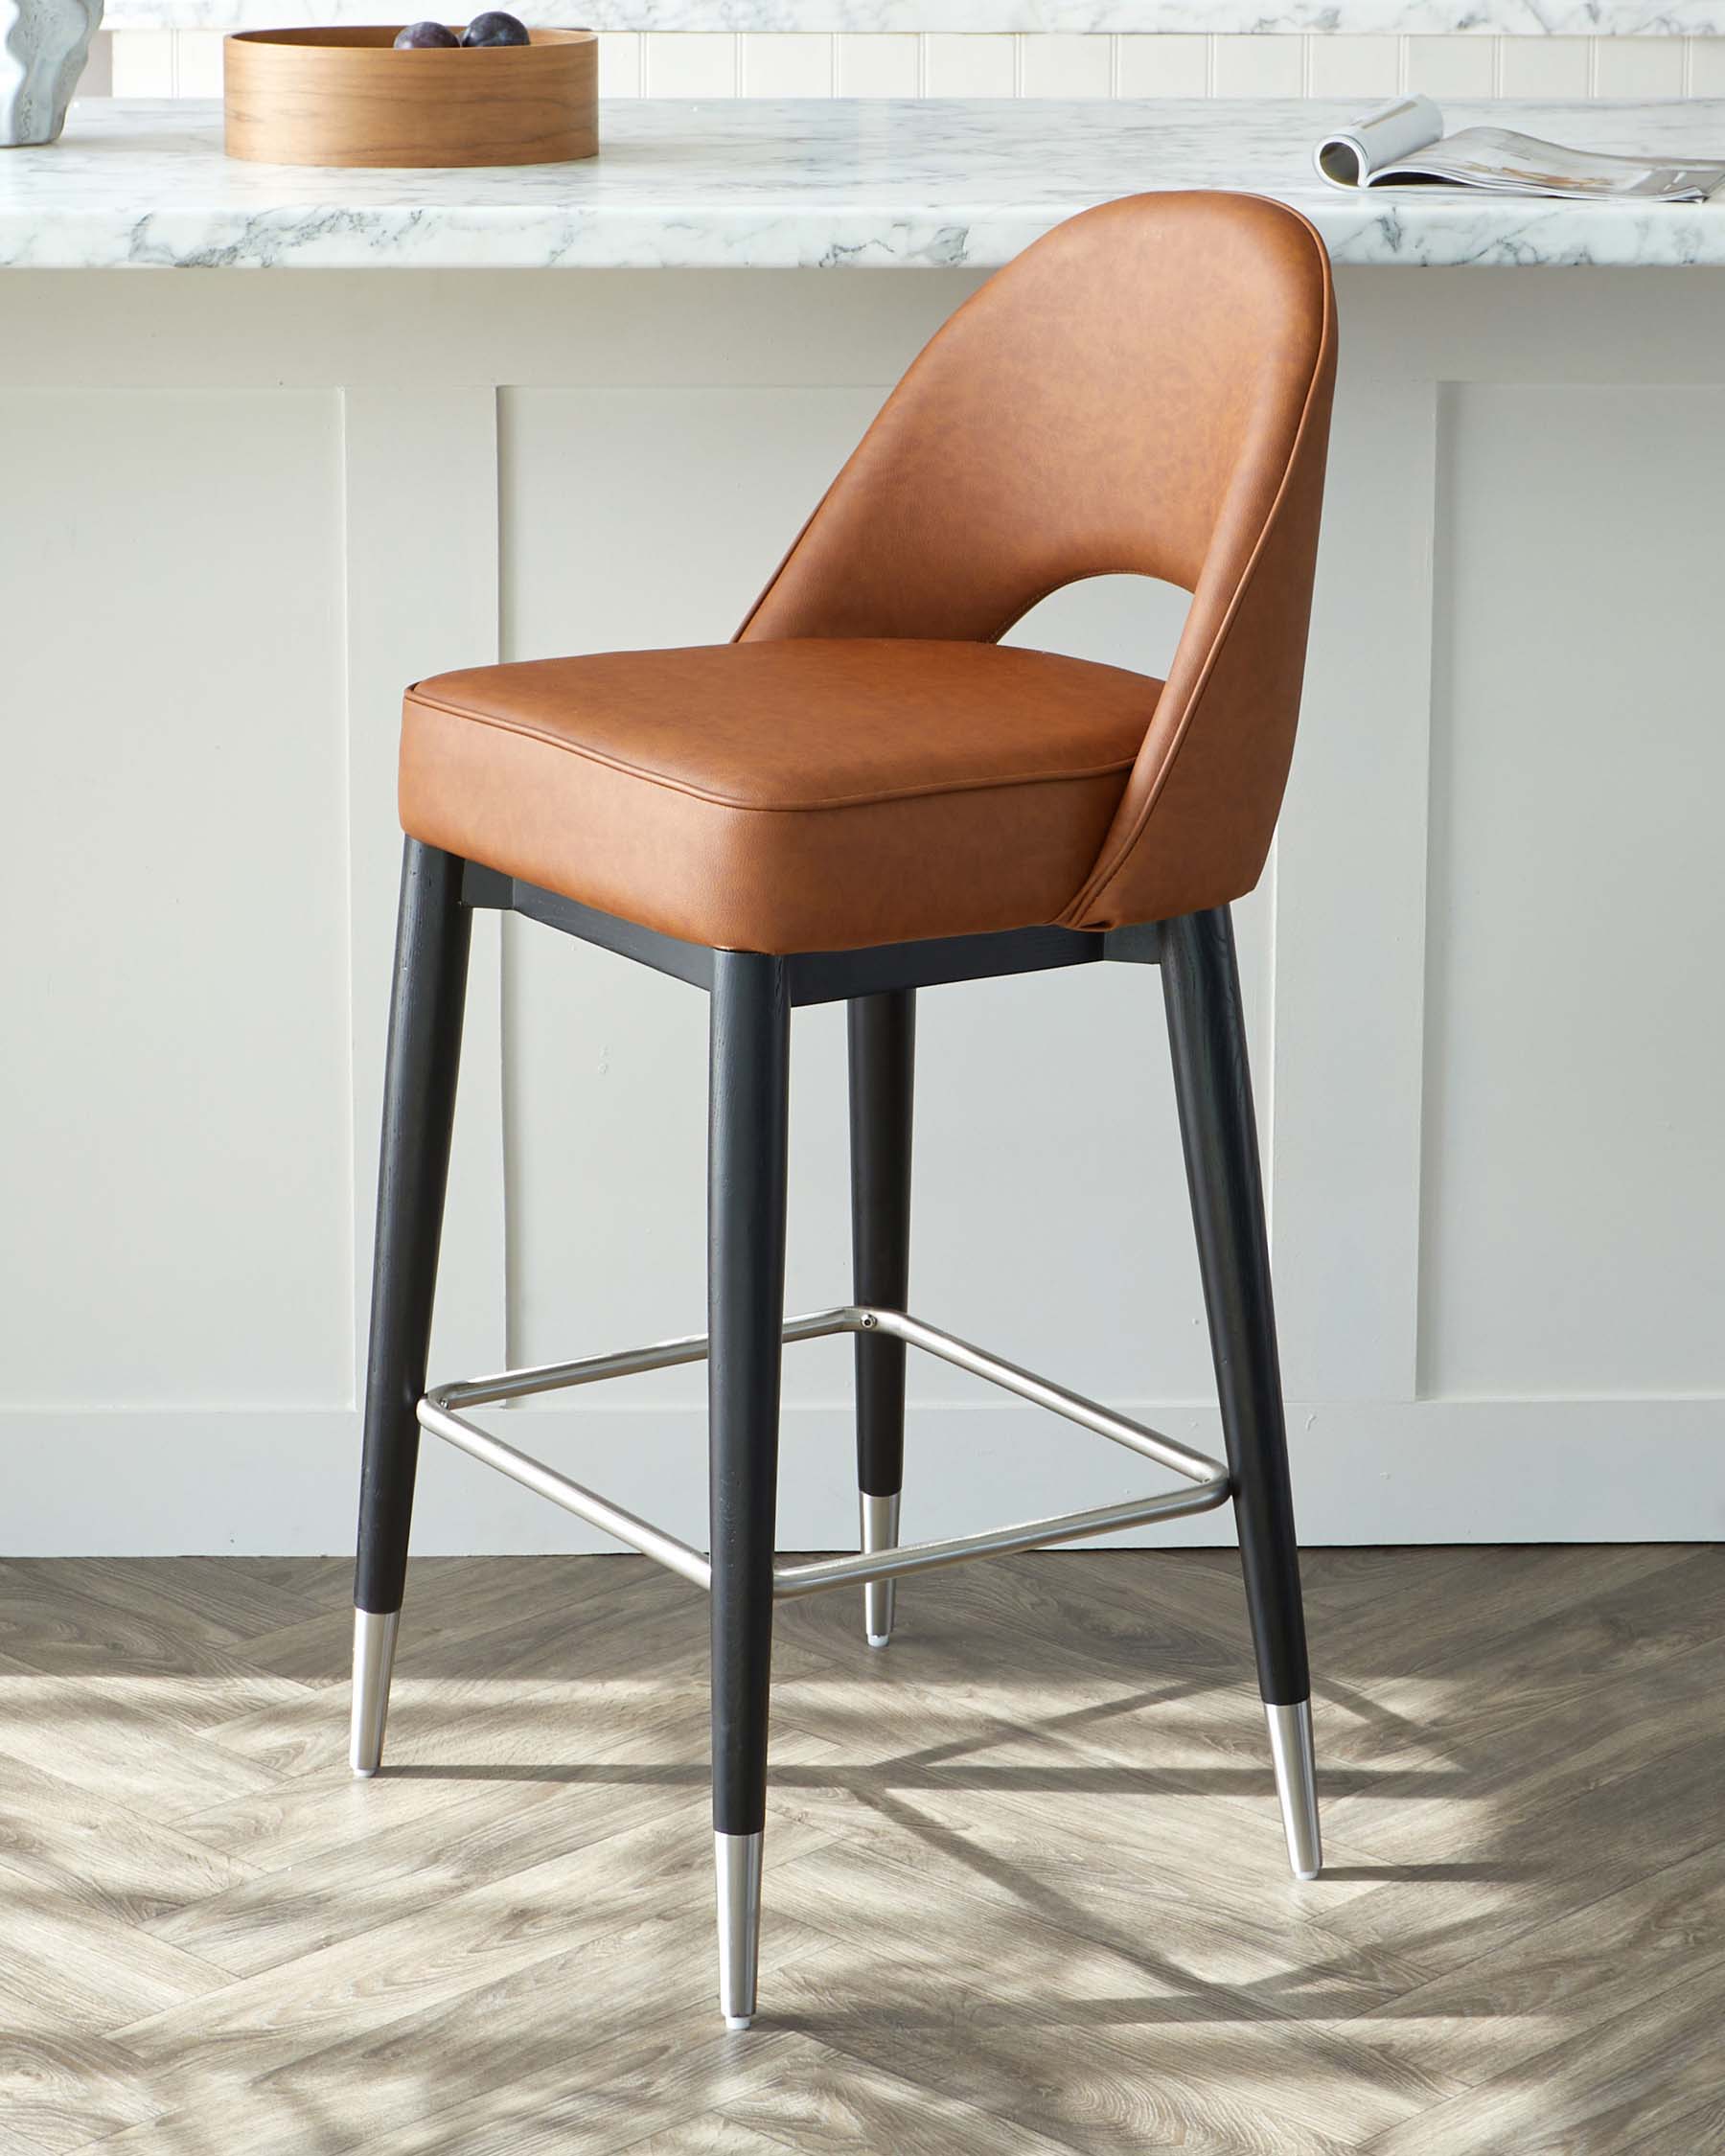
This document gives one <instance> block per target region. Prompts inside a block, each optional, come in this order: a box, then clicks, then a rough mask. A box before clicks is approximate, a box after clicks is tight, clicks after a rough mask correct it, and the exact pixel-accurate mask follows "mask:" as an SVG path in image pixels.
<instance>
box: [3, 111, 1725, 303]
mask: <svg viewBox="0 0 1725 2156" xmlns="http://www.w3.org/2000/svg"><path fill="white" fill-rule="evenodd" d="M1356 113H1357V106H1356V105H1354V104H1352V103H1346V104H1339V103H1307V102H1303V101H1286V102H1283V101H1276V100H1253V101H1252V102H1250V103H1247V102H1240V103H1228V102H1223V101H1212V100H1204V101H1192V102H1185V101H1182V100H1175V99H1168V100H1161V101H1158V102H1154V103H1151V102H1144V103H1126V102H1119V103H1114V102H1109V103H1101V102H1098V103H1054V102H1046V103H1042V102H1030V101H1022V102H1021V101H1018V100H1011V99H1001V100H998V101H989V102H980V101H978V102H976V103H940V102H934V101H928V102H915V103H912V102H906V103H891V102H885V101H883V102H878V103H877V102H855V103H846V102H840V101H836V100H825V99H822V100H809V101H806V102H800V103H788V102H787V103H779V102H772V101H768V100H760V101H751V100H743V99H739V100H726V101H724V102H722V103H660V102H656V101H637V100H633V99H628V100H618V101H616V102H614V103H608V104H606V105H605V107H604V108H603V112H602V117H601V123H600V126H601V140H602V145H603V147H602V149H601V150H600V154H599V155H598V157H597V158H594V159H592V160H591V161H589V162H587V163H585V164H578V165H540V166H523V167H515V168H494V169H490V170H487V171H474V172H326V171H308V170H299V169H292V168H288V167H281V166H263V165H245V164H239V163H235V162H232V161H230V160H229V159H227V158H226V157H224V156H223V155H222V152H221V113H220V108H219V106H218V105H216V104H213V103H190V102H173V103H168V102H162V103H124V102H114V103H106V102H102V101H91V102H90V103H85V104H82V105H75V106H74V108H73V112H72V117H71V119H70V121H69V122H68V124H67V128H66V133H65V135H64V137H63V138H62V140H61V141H60V142H59V143H58V145H57V146H55V147H54V148H52V149H11V150H6V151H4V152H0V268H25V269H106V268H118V267H133V266H136V267H145V268H195V269H197V268H237V269H260V268H261V269H277V268H306V269H355V268H360V269H374V268H376V269H422V268H423V269H515V268H519V269H547V268H577V269H579V268H664V269H686V268H715V267H717V268H739V269H800V268H901V267H937V268H977V269H992V268H996V267H998V266H999V265H1000V264H1001V263H1003V262H1006V261H1009V260H1010V259H1011V257H1012V256H1013V255H1015V254H1017V253H1018V252H1019V250H1020V249H1021V248H1023V247H1024V246H1026V245H1028V244H1029V242H1030V241H1032V240H1034V239H1036V238H1038V237H1039V236H1040V235H1041V234H1042V233H1044V232H1046V231H1047V230H1048V229H1049V228H1050V227H1051V226H1053V225H1055V224H1058V223H1059V222H1060V221H1061V219H1062V218H1067V217H1069V216H1071V215H1072V213H1073V212H1074V211H1077V210H1081V209H1083V208H1085V207H1087V206H1088V205H1089V204H1091V203H1092V202H1098V201H1104V200H1107V199H1108V198H1110V197H1112V196H1114V195H1128V194H1132V193H1135V192H1137V191H1138V190H1140V189H1154V188H1183V187H1216V188H1226V189H1239V190H1247V191H1250V192H1253V193H1256V194H1261V195H1275V196H1276V197H1278V198H1279V199H1280V200H1282V201H1284V202H1289V203H1292V204H1293V205H1294V206H1295V207H1297V208H1299V209H1300V210H1303V211H1304V212H1305V214H1306V215H1307V216H1308V217H1309V218H1312V220H1313V222H1314V223H1315V224H1316V225H1317V227H1318V229H1319V231H1320V232H1321V233H1322V235H1323V238H1324V240H1325V241H1326V243H1327V244H1328V246H1329V249H1330V252H1331V255H1332V256H1333V258H1334V260H1335V261H1336V262H1337V264H1374V265H1379V264H1381V265H1385V266H1397V267H1405V266H1414V267H1422V268H1451V267H1457V266H1487V267H1497V266H1507V267H1539V266H1551V267H1564V266H1572V265H1577V264H1587V265H1596V266H1600V267H1636V266H1648V267H1656V268H1666V267H1676V266H1682V265H1688V264H1705V265H1709V266H1714V267H1725V200H1721V201H1719V202H1717V203H1705V204H1698V205H1678V204H1667V205H1660V204H1648V205H1645V206H1630V205H1626V204H1621V203H1584V204H1577V203H1568V202H1549V201H1548V202H1539V201H1511V200H1502V199H1498V200H1494V199H1492V198H1490V197H1489V196H1485V195H1468V194H1464V193H1460V192H1456V193H1450V192H1447V191H1446V192H1445V193H1443V194H1442V195H1436V194H1434V193H1430V192H1426V193H1421V192H1415V191H1408V190H1403V191H1391V190H1388V189H1380V190H1374V191H1372V192H1371V193H1368V194H1365V195H1354V194H1349V193H1344V192H1342V191H1340V190H1337V189H1334V188H1330V187H1327V186H1325V185H1324V184H1323V183H1322V181H1321V180H1319V179H1318V177H1317V175H1316V174H1315V173H1314V172H1313V170H1312V164H1311V150H1312V145H1313V143H1314V142H1315V141H1316V140H1317V139H1318V137H1319V136H1320V135H1321V134H1322V133H1323V132H1324V131H1325V130H1326V129H1327V128H1329V127H1330V126H1334V125H1336V124H1338V123H1340V122H1342V121H1345V120H1347V119H1350V118H1352V117H1355V116H1356ZM1446 116H1447V118H1448V120H1449V123H1450V126H1452V127H1458V126H1469V125H1474V124H1480V123H1491V124H1495V125H1497V126H1510V127H1519V128H1521V129H1523V130H1524V131H1525V132H1527V133H1530V134H1536V135H1545V136H1549V137H1552V138H1553V139H1555V140H1558V141H1565V142H1569V143H1571V144H1574V145H1575V146H1576V147H1577V148H1581V149H1603V150H1619V151H1624V152H1629V153H1632V154H1639V153H1643V152H1646V153H1657V154H1660V155H1668V156H1687V157H1699V156H1709V155H1714V156H1716V155H1719V154H1721V153H1722V152H1725V101H1721V102H1714V103H1708V102H1702V101H1698V100H1691V101H1685V102H1683V103H1676V102H1673V103H1655V104H1627V103H1623V104H1614V103H1587V104H1567V105H1546V104H1520V103H1494V104H1490V105H1474V106H1467V105H1461V104H1458V105H1455V106H1453V107H1446Z"/></svg>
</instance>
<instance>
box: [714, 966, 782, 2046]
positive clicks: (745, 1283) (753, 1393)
mask: <svg viewBox="0 0 1725 2156" xmlns="http://www.w3.org/2000/svg"><path fill="white" fill-rule="evenodd" d="M790 1067H791V1005H790V998H789V994H788V984H787V981H786V968H785V965H784V962H783V961H782V960H781V959H777V958H766V957H761V956H759V955H758V954H756V953H754V952H740V951H720V952H715V953H714V958H713V997H712V1061H711V1071H710V1084H711V1094H710V1107H709V1123H708V1153H707V1315H708V1328H707V1329H708V1332H709V1333H710V1335H711V1342H712V1348H711V1360H710V1361H709V1363H708V1365H707V1403H708V1431H707V1443H708V1449H709V1502H710V1510H711V1537H712V1542H711V1548H712V1566H713V1595H712V1600H713V1613H712V1614H713V1846H714V1854H715V1857H716V1859H717V1865H718V1887H719V2003H720V2007H721V2010H722V2011H723V2013H724V2018H725V2022H726V2025H727V2026H728V2027H730V2028H733V2029H738V2028H747V2025H748V2023H749V2020H750V2019H751V2017H752V2016H753V2013H754V2010H755V1977H756V1967H757V1962H758V1959H759V1943H760V1926H761V1831H762V1828H763V1826H764V1825H765V1823H766V1815H767V1705H768V1691H769V1685H770V1675H771V1663H772V1556H773V1524H774V1516H775V1513H776V1510H777V1499H778V1422H779V1364H780V1359H781V1353H782V1348H783V1333H784V1320H785V1174H786V1159H785V1146H786V1133H787V1127H788V1118H789V1091H790Z"/></svg>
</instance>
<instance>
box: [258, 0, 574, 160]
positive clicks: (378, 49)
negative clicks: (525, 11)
mask: <svg viewBox="0 0 1725 2156" xmlns="http://www.w3.org/2000/svg"><path fill="white" fill-rule="evenodd" d="M398 28H399V25H396V24H389V25H383V24H370V23H368V24H364V25H356V26H355V27H353V28H351V29H330V30H245V31H240V32H238V33H237V34H235V35H233V36H231V37H229V38H227V39H226V40H225V44H224V54H225V62H226V64H225V68H224V84H223V103H224V107H225V114H226V125H227V153H228V155H229V156H230V157H245V158H249V159H251V160H252V161H253V162H254V163H257V164H261V165H380V166H403V167H423V166H430V165H561V164H563V163H566V162H567V161H568V160H570V159H571V158H576V157H591V156H592V155H593V153H594V151H595V150H596V149H598V148H599V40H598V38H597V37H596V36H595V35H594V34H593V32H592V31H590V30H536V31H534V32H533V34H532V37H533V42H532V43H531V44H528V45H482V46H477V47H474V48H472V49H471V50H470V49H468V48H467V47H461V48H459V49H451V48H449V47H447V46H434V47H432V48H431V49H429V50H427V51H422V50H418V49H415V50H413V51H411V52H405V53H398V52H396V51H395V50H394V45H395V40H396V34H397V30H398ZM450 28H451V29H454V30H455V31H456V34H457V35H459V34H460V30H459V28H458V26H456V25H454V24H451V25H450Z"/></svg>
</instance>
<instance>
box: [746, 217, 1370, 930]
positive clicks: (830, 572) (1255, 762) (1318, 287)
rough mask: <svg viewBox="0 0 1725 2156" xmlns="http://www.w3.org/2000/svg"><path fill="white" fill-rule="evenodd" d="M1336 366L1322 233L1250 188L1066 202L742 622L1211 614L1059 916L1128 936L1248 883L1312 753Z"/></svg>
mask: <svg viewBox="0 0 1725 2156" xmlns="http://www.w3.org/2000/svg"><path fill="white" fill-rule="evenodd" d="M1334 374H1335V307H1334V300H1333V297H1332V293H1331V287H1330V276H1329V264H1328V260H1327V258H1326V256H1325V254H1324V250H1323V246H1322V242H1321V241H1319V239H1318V237H1317V235H1316V233H1314V232H1313V230H1312V228H1311V226H1310V225H1309V224H1307V223H1306V221H1305V220H1304V218H1300V217H1299V216H1297V215H1296V214H1295V213H1294V212H1293V211H1291V210H1288V209H1284V208H1282V207H1281V206H1280V205H1279V204H1277V203H1274V202H1267V201H1262V200H1259V199H1258V198H1256V197H1254V196H1250V195H1132V196H1128V197H1127V198H1125V199H1124V200H1122V201H1118V202H1110V203H1106V204H1104V205H1103V206H1102V207H1101V208H1099V209H1095V210H1090V211H1087V212H1086V213H1084V215H1082V216H1080V217H1076V218H1071V219H1070V220H1069V222H1068V223H1066V224H1063V225H1061V226H1059V227H1058V228H1057V229H1056V230H1055V231H1053V232H1051V233H1049V234H1048V236H1047V237H1046V239H1044V240H1041V241H1037V243H1036V244H1035V245H1034V246H1032V247H1029V248H1027V249H1026V250H1025V252H1024V253H1023V254H1022V255H1021V256H1019V258H1018V259H1017V260H1016V261H1015V262H1013V263H1012V264H1009V265H1008V266H1007V267H1006V268H1005V269H1003V270H1001V271H1000V274H999V275H998V276H996V277H994V278H991V279H990V281H989V282H988V284H987V285H986V286H984V287H983V288H982V289H981V291H979V292H978V293H977V294H976V296H975V297H974V298H973V299H971V300H970V301H969V302H968V303H967V304H966V305H965V306H964V307H962V308H961V309H959V310H958V311H957V313H955V314H954V316H953V318H952V319H951V321H949V322H948V323H947V324H946V325H945V326H944V327H943V328H942V329H941V330H940V332H939V333H938V334H937V335H936V336H935V337H934V338H933V340H932V341H931V343H930V345H929V346H928V348H927V350H926V351H924V353H923V354H922V356H920V357H919V358H918V359H917V361H916V363H915V364H914V365H913V366H912V367H911V369H910V370H909V372H908V374H907V375H906V377H905V378H904V380H903V381H902V382H900V384H899V386H898V388H897V389H896V390H895V391H894V392H893V394H892V396H891V397H890V398H889V399H888V401H887V402H886V404H885V408H884V409H883V411H882V412H881V415H880V417H879V418H878V419H877V420H876V421H875V423H874V424H873V426H871V427H870V428H869V430H868V433H867V434H866V435H865V436H864V438H863V440H862V445H861V447H859V448H858V450H857V452H856V454H855V455H854V456H853V457H852V458H851V460H850V462H849V463H848V464H847V465H846V466H845V468H844V470H842V471H841V472H840V473H839V477H838V478H837V479H836V480H835V481H834V483H833V485H832V487H831V488H830V490H829V491H828V493H827V494H826V497H825V499H824V500H823V501H822V502H821V504H820V506H819V507H818V508H817V509H816V512H815V514H814V516H812V517H811V518H810V519H809V522H808V523H807V525H806V526H805V527H804V529H803V531H802V533H801V535H800V536H799V538H798V539H797V540H796V543H795V544H794V545H793V547H792V549H791V552H790V553H789V555H787V557H786V558H785V561H784V562H783V563H782V564H781V565H780V567H779V569H778V572H777V574H776V575H775V576H774V578H773V580H772V582H771V583H770V585H768V587H767V589H766V591H765V592H764V593H763V594H762V596H761V598H760V600H759V601H758V602H757V603H756V606H755V608H754V610H753V612H752V613H751V614H750V616H749V618H748V620H747V622H746V623H745V625H744V627H743V629H742V631H740V635H741V637H742V638H743V639H745V640H750V639H754V638H759V637H791V636H823V637H824V636H913V637H934V638H942V639H962V640H967V641H968V640H976V641H979V642H990V641H994V640H996V639H998V638H999V637H1000V636H1002V635H1003V634H1004V633H1005V632H1006V631H1007V630H1009V629H1010V628H1011V627H1012V626H1013V624H1014V623H1015V622H1016V621H1018V620H1019V618H1020V617H1021V616H1022V615H1023V614H1024V613H1026V612H1027V611H1028V610H1029V609H1030V608H1032V607H1033V606H1035V605H1036V604H1037V602H1038V601H1039V600H1042V599H1045V598H1046V596H1047V595H1048V594H1049V592H1051V591H1056V590H1058V589H1059V588H1060V587H1061V586H1062V585H1068V584H1072V583H1076V582H1077V581H1078V580H1080V579H1081V578H1085V577H1092V576H1102V575H1118V574H1121V573H1136V574H1139V575H1143V576H1149V577H1157V578H1160V579H1161V580H1163V581H1164V582H1167V583H1170V584H1175V585H1182V586H1184V588H1185V589H1187V590H1188V591H1190V592H1192V593H1193V602H1192V606H1191V608H1190V611H1189V613H1188V616H1187V620H1186V626H1185V630H1184V634H1183V635H1182V638H1181V641H1180V646H1179V649H1178V651H1177V652H1176V654H1175V657H1174V661H1173V664H1172V666H1171V668H1170V670H1169V677H1168V682H1167V686H1166V688H1165V689H1164V691H1163V693H1162V696H1161V700H1160V701H1159V702H1158V703H1157V705H1156V707H1155V710H1154V712H1153V713H1152V712H1147V713H1146V731H1145V736H1144V743H1143V746H1142V748H1141V750H1140V752H1139V754H1138V762H1137V764H1136V766H1135V768H1134V769H1133V772H1132V776H1131V778H1130V780H1129V782H1128V785H1127V789H1126V792H1125V795H1124V797H1123V799H1122V801H1121V804H1120V808H1119V812H1118V814H1116V816H1115V822H1114V825H1113V828H1112V829H1111V830H1110V832H1109V834H1108V837H1107V838H1106V840H1105V842H1104V844H1103V847H1102V850H1101V853H1100V854H1099V855H1098V857H1097V860H1096V861H1095V863H1094V865H1093V867H1092V870H1091V873H1090V874H1089V876H1088V877H1087V878H1086V880H1085V882H1084V883H1083V885H1082V886H1081V888H1080V889H1078V890H1077V891H1075V892H1074V893H1073V896H1072V902H1071V905H1070V906H1069V908H1068V910H1067V912H1066V914H1065V916H1064V918H1065V919H1066V920H1068V921H1069V922H1070V923H1072V924H1073V925H1075V926H1081V927H1112V926H1115V925H1118V924H1120V923H1124V922H1130V921H1144V920H1154V919H1157V918H1160V917H1162V916H1165V915H1167V914H1170V913H1178V912H1189V911H1194V910H1196V909H1198V908H1199V907H1202V906H1217V905H1222V904H1225V903H1226V902H1227V901H1228V900H1230V899H1233V898H1237V897H1239V896H1240V895H1241V893H1242V892H1244V891H1246V890H1249V889H1250V888H1251V887H1252V885H1253V883H1255V882H1256V880H1257V877H1258V875H1259V873H1260V871H1261V869H1262V867H1263V863H1264V857H1265V854H1266V853H1267V852H1268V850H1269V845H1270V838H1271V834H1272V832H1273V830H1274V827H1275V822H1276V812H1277V810H1278V808H1279V807H1280V804H1281V794H1282V788H1283V785H1284V783H1285V781H1286V778H1287V770H1288V760H1289V756H1290V754H1291V753H1292V749H1293V741H1294V725H1295V720H1296V718H1297V716H1298V712H1299V690H1300V680H1301V676H1302V672H1303V667H1304V658H1305V637H1306V624H1307V617H1308V614H1309V611H1310V604H1311V586H1312V564H1313V558H1314V555H1315V552H1316V548H1317V541H1318V516H1319V507H1320V500H1321V495H1322V480H1323V460H1324V452H1325V448H1326V445H1327V440H1328V429H1329V405H1330V393H1331V388H1332V385H1333V381H1334Z"/></svg>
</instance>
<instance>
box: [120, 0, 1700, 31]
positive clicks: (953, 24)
mask: <svg viewBox="0 0 1725 2156" xmlns="http://www.w3.org/2000/svg"><path fill="white" fill-rule="evenodd" d="M518 12H520V13H521V15H522V18H523V20H526V21H531V22H536V23H545V24H564V25H571V26H580V27H585V28H586V29H589V30H693V31H703V30H704V31H714V30H739V31H828V30H836V31H851V32H862V33H867V32H870V31H875V32H880V31H901V32H904V31H925V32H966V31H972V32H982V31H1025V32H1032V33H1034V32H1037V31H1062V32H1074V33H1075V32H1085V31H1091V32H1094V31H1119V32H1123V33H1133V32H1139V33H1154V32H1168V31H1173V32H1205V33H1213V34H1218V35H1227V34H1250V33H1253V32H1273V33H1282V34H1287V33H1299V32H1314V33H1326V32H1336V33H1341V34H1352V35H1372V34H1388V35H1391V36H1393V35H1401V36H1435V35H1454V34H1487V35H1496V36H1506V37H1537V36H1546V35H1556V36H1568V37H1664V36H1671V37H1716V36H1721V35H1725V0H529V4H526V5H524V6H523V7H522V8H521V9H520V10H518ZM379 19H380V13H379V9H378V6H377V4H376V0H114V5H113V6H112V7H110V8H109V10H108V20H109V22H110V24H112V25H113V26H114V27H115V28H116V29H120V30H161V29H173V30H245V29H251V30H259V29H268V28H272V27H275V26H278V25H283V24H292V23H318V22H376V21H378V20H379Z"/></svg>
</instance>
